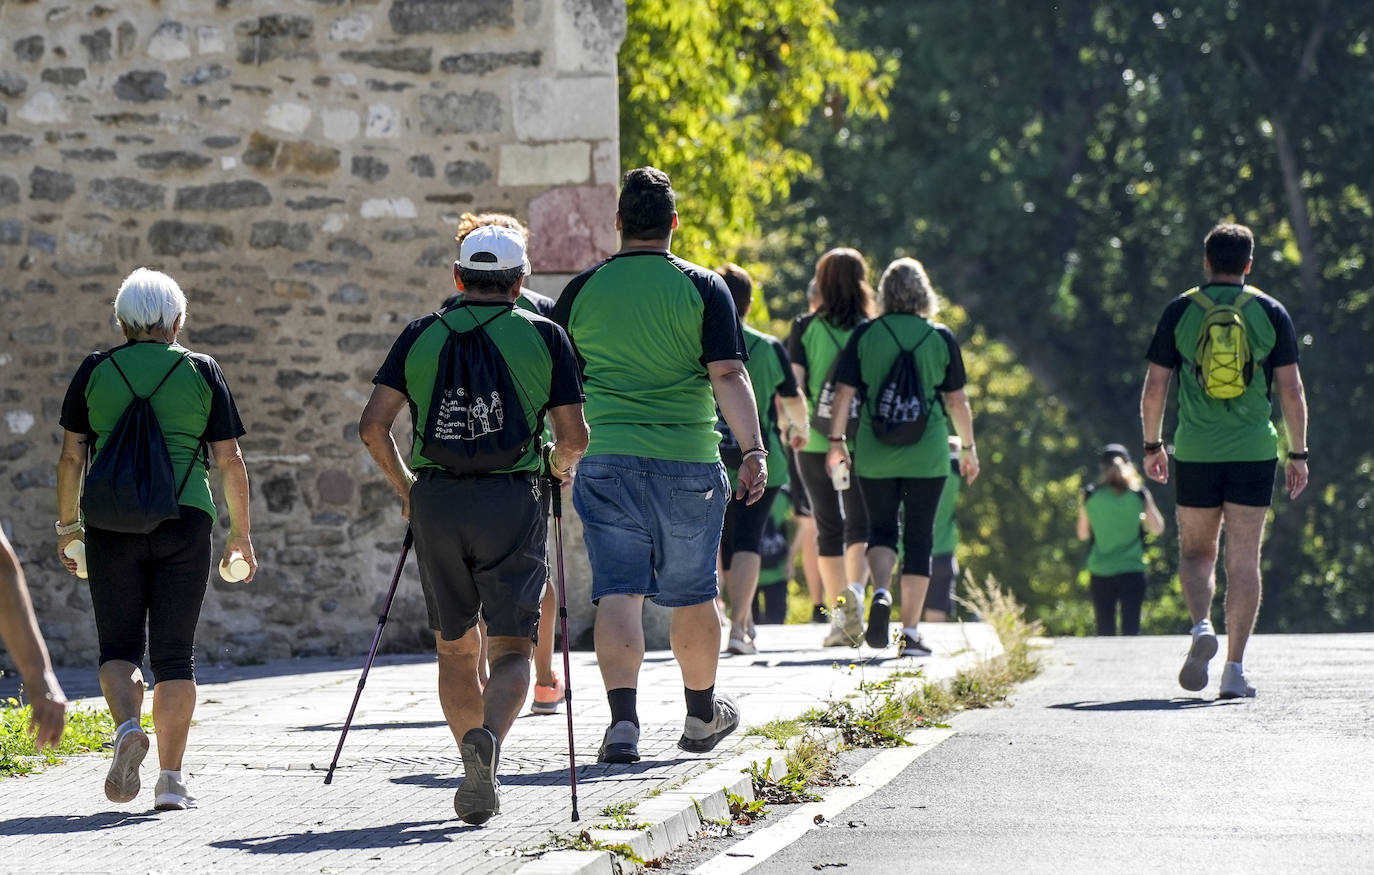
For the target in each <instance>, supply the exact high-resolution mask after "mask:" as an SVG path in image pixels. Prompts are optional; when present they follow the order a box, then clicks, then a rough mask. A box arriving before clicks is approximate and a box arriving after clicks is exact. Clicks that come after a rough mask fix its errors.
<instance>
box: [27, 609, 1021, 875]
mask: <svg viewBox="0 0 1374 875" xmlns="http://www.w3.org/2000/svg"><path fill="white" fill-rule="evenodd" d="M923 633H924V635H925V637H926V640H927V641H928V642H930V643H931V644H932V646H934V647H935V650H936V655H935V656H933V657H931V658H928V659H924V660H912V659H897V658H895V648H889V649H888V650H887V651H885V652H884V653H882V654H878V653H875V652H874V651H871V650H869V649H867V648H863V649H862V650H852V649H849V648H834V649H821V648H820V647H819V643H820V639H821V637H822V636H823V634H824V627H822V626H819V625H809V626H770V627H764V628H762V629H761V630H760V638H761V648H762V649H761V651H760V653H759V654H758V655H756V656H747V657H741V656H722V658H721V669H720V675H719V682H718V685H717V688H718V689H719V690H721V691H722V692H728V693H731V694H733V695H735V696H736V697H737V698H738V699H739V702H740V706H741V711H742V713H743V720H744V724H745V727H747V726H750V725H757V724H761V723H765V722H767V721H770V720H773V719H777V718H788V717H795V716H797V715H799V714H801V713H802V712H804V711H806V710H807V709H809V708H812V707H816V706H822V705H824V704H825V703H826V702H827V701H830V700H833V699H840V698H843V697H844V696H846V695H849V694H850V693H853V692H855V691H856V690H857V689H858V686H859V684H860V683H861V682H864V681H868V682H873V681H875V680H881V679H882V678H884V677H886V676H887V675H888V674H890V673H891V672H893V671H894V670H898V669H903V670H911V669H913V668H915V667H918V666H919V667H920V668H921V669H922V670H923V671H924V672H925V674H926V676H927V677H930V678H936V679H940V678H947V677H950V676H952V675H953V674H954V673H955V672H956V671H957V670H958V669H959V668H960V667H962V666H965V665H968V664H971V663H972V662H974V661H976V660H977V659H979V658H981V657H982V656H983V655H993V654H995V653H997V652H1000V645H999V644H998V642H997V640H996V636H995V634H994V633H993V632H992V631H991V630H990V629H989V628H988V627H986V626H983V625H980V624H963V625H956V624H943V625H942V624H928V625H925V626H923ZM556 662H557V657H556ZM360 666H361V657H358V658H355V659H350V660H305V661H294V662H284V663H274V664H269V665H266V666H255V667H251V668H246V669H240V670H212V671H207V672H203V673H202V678H201V686H200V704H199V706H198V708H197V711H196V724H195V725H194V726H193V727H192V729H191V739H190V748H189V750H188V751H187V755H186V764H185V770H187V771H189V773H190V782H191V788H192V792H193V793H195V794H196V795H197V796H198V797H199V799H200V807H199V808H197V809H195V810H192V811H184V812H156V811H153V810H152V784H153V782H154V781H155V780H156V776H157V767H156V762H157V758H156V751H150V752H149V755H148V759H147V760H146V761H145V763H144V766H143V770H142V775H143V781H144V789H143V792H142V793H141V795H140V796H139V798H138V800H137V801H135V802H133V803H130V804H128V805H115V804H113V803H110V802H108V801H107V800H106V799H105V797H104V794H103V791H102V786H103V781H104V775H105V771H106V769H107V768H108V759H106V758H104V757H97V756H90V757H75V758H71V759H69V760H68V761H67V762H66V763H65V764H64V765H61V766H56V767H53V768H51V769H48V770H47V771H46V772H43V773H41V774H39V775H36V776H32V777H26V778H9V779H5V780H3V781H0V836H6V839H5V841H4V869H5V870H6V871H8V872H39V871H42V872H52V871H62V872H114V871H119V872H127V871H137V872H163V871H201V870H209V869H211V868H213V869H215V870H216V871H218V872H224V871H239V872H247V871H252V872H264V871H281V872H284V871H292V872H302V871H310V872H326V873H328V872H361V871H368V872H375V871H394V870H408V871H433V870H437V869H438V868H439V867H440V866H442V867H445V868H449V867H457V870H458V871H463V872H469V873H486V872H515V871H517V870H519V869H520V868H522V867H524V866H526V865H528V864H529V863H530V862H531V860H533V859H535V858H537V857H538V856H540V854H541V849H542V848H543V847H544V846H546V845H547V844H548V842H549V840H550V838H551V834H564V833H570V834H573V835H576V833H577V831H579V830H581V829H586V828H588V827H593V826H595V825H596V824H597V823H598V822H604V821H605V818H603V817H601V815H600V812H601V811H602V809H603V808H605V807H606V806H608V805H613V804H616V803H620V802H626V801H632V800H638V799H643V798H645V797H646V796H648V795H649V794H650V793H651V792H653V791H655V790H661V789H664V788H671V787H676V786H678V785H679V784H681V783H682V782H684V781H686V780H688V779H691V778H693V777H699V776H701V775H702V774H703V773H705V772H706V771H707V770H709V769H711V768H712V767H713V766H716V765H719V764H721V763H724V762H726V761H728V760H730V759H732V758H733V757H735V756H736V755H737V754H738V753H739V752H740V751H742V750H745V749H749V748H756V747H758V746H760V742H761V739H759V738H757V737H755V738H748V737H746V736H745V734H744V730H743V729H742V730H741V731H740V732H738V733H736V734H735V735H734V736H731V738H729V739H727V740H726V742H725V743H723V744H722V745H721V747H720V748H719V749H717V750H716V751H714V752H713V753H712V754H709V755H696V754H687V753H684V752H682V751H680V750H678V749H677V747H676V742H677V738H678V736H679V735H680V734H681V732H682V722H683V715H684V707H683V703H682V682H681V677H680V675H679V674H678V669H677V666H676V664H675V663H674V662H673V661H672V656H671V654H670V653H666V652H652V653H650V654H649V655H648V657H647V659H646V661H645V665H644V670H643V673H642V675H641V680H640V699H639V701H640V718H641V722H642V723H643V735H642V737H641V741H640V752H641V754H642V755H643V757H644V759H643V761H641V762H640V763H638V764H636V765H633V766H608V765H599V764H597V763H596V751H597V747H598V746H599V744H600V742H601V735H602V732H603V731H604V729H605V727H606V725H607V722H608V718H609V711H608V709H607V706H606V701H605V697H604V695H603V691H602V687H601V678H600V674H599V672H598V671H597V669H596V667H595V662H594V660H593V657H592V654H590V653H574V654H573V668H572V675H573V677H572V680H573V684H574V690H573V692H574V720H575V729H576V745H577V760H578V769H577V775H578V797H579V799H578V801H579V809H580V812H581V815H582V822H581V823H580V824H576V825H574V824H572V823H570V821H569V814H570V807H569V802H570V800H569V793H568V752H567V722H566V717H565V716H564V715H563V714H561V713H560V714H559V715H557V716H555V717H532V716H526V717H522V718H521V719H520V720H518V721H517V722H516V725H515V728H514V729H513V730H512V732H511V734H510V736H509V737H508V738H507V740H506V744H505V747H504V750H503V755H502V758H501V768H500V779H501V784H502V791H501V809H502V814H501V815H500V816H498V817H496V818H494V819H493V820H492V821H491V822H490V823H489V824H488V825H486V826H485V827H480V828H479V827H469V826H467V825H465V824H463V823H462V822H461V821H459V820H458V819H457V818H456V817H455V815H454V813H453V792H454V790H455V789H456V788H457V786H458V784H459V781H460V778H461V774H462V767H461V760H460V759H459V757H458V752H457V748H456V745H455V744H454V741H453V738H452V736H451V735H450V734H449V731H448V728H447V726H446V725H445V724H444V722H443V716H442V714H441V713H440V710H439V704H438V700H437V697H436V694H435V684H436V677H437V673H436V668H435V665H434V662H433V660H432V658H424V657H411V658H407V657H382V658H379V660H378V662H377V664H376V665H375V666H374V668H373V670H372V673H371V674H370V675H369V677H368V682H367V688H366V690H365V691H364V693H363V697H362V702H361V704H360V705H359V708H358V714H357V716H356V718H355V719H354V724H353V728H352V730H351V731H350V733H349V736H348V744H347V747H346V748H345V749H344V756H343V759H342V761H341V764H340V768H339V769H338V771H337V772H336V773H335V777H334V783H333V784H332V785H330V786H325V785H324V783H323V778H324V769H326V768H327V767H328V765H329V761H330V759H331V757H332V755H333V750H334V745H335V744H336V743H337V741H338V731H339V728H340V725H341V722H342V720H343V717H344V715H345V714H346V713H347V711H348V705H349V702H350V700H351V698H352V695H353V692H354V689H355V687H356V685H357V680H358V673H359V669H360ZM92 674H93V673H92ZM236 677H237V678H238V679H235V678H236ZM89 704H92V705H95V706H97V707H103V702H101V701H100V700H95V701H92V702H90V703H89ZM153 740H154V743H156V736H154V737H153ZM694 786H696V785H694Z"/></svg>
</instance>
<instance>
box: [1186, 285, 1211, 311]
mask: <svg viewBox="0 0 1374 875" xmlns="http://www.w3.org/2000/svg"><path fill="white" fill-rule="evenodd" d="M1183 295H1184V297H1186V298H1187V299H1188V300H1190V301H1192V302H1193V303H1194V304H1197V305H1198V306H1199V307H1201V308H1202V309H1203V310H1210V309H1212V308H1213V307H1215V306H1216V302H1215V301H1213V300H1212V299H1211V298H1209V297H1207V295H1206V294H1205V293H1204V292H1203V291H1202V289H1201V288H1199V287H1197V286H1193V287H1192V288H1191V289H1189V290H1188V291H1186V292H1184V293H1183Z"/></svg>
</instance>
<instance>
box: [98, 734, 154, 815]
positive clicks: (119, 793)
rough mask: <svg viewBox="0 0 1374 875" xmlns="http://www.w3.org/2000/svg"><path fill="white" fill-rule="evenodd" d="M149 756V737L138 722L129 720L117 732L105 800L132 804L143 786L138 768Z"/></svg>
mask: <svg viewBox="0 0 1374 875" xmlns="http://www.w3.org/2000/svg"><path fill="white" fill-rule="evenodd" d="M147 755H148V735H147V733H145V732H144V731H143V730H142V729H140V728H139V725H138V721H137V720H128V721H126V722H125V723H123V724H122V725H121V726H120V727H119V729H118V730H116V731H115V739H114V760H113V761H112V762H111V763H110V771H109V773H108V774H106V775H105V798H106V799H109V800H110V801H111V802H132V801H133V800H134V798H135V797H136V796H138V788H139V787H140V786H141V784H140V782H139V780H138V767H139V766H141V765H143V758H144V757H145V756H147Z"/></svg>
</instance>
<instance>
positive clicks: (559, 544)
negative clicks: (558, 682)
mask: <svg viewBox="0 0 1374 875" xmlns="http://www.w3.org/2000/svg"><path fill="white" fill-rule="evenodd" d="M549 489H550V490H551V491H552V499H553V548H554V553H555V554H556V555H557V562H558V630H559V635H560V636H561V637H562V638H563V706H564V710H566V711H567V712H568V786H569V787H571V788H572V819H573V823H576V822H577V821H578V820H580V819H581V818H579V817H578V815H577V755H576V754H575V753H574V751H573V716H572V675H571V673H570V669H571V665H572V662H571V659H570V658H569V657H568V589H567V585H566V582H565V580H564V577H563V484H562V483H560V482H558V480H556V479H554V478H552V477H550V478H549Z"/></svg>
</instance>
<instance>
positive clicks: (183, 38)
mask: <svg viewBox="0 0 1374 875" xmlns="http://www.w3.org/2000/svg"><path fill="white" fill-rule="evenodd" d="M148 57H150V58H155V59H156V60H159V61H163V62H171V61H180V60H183V59H185V58H189V57H191V31H190V29H189V28H187V27H186V25H184V24H182V23H181V22H180V21H164V22H162V24H160V25H158V27H157V30H155V31H153V35H152V36H151V37H149V38H148Z"/></svg>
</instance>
